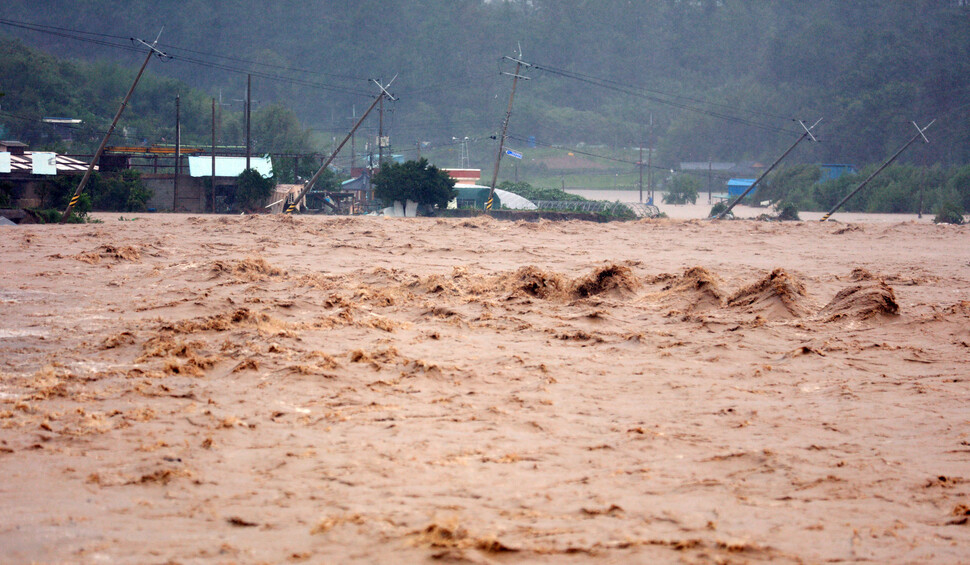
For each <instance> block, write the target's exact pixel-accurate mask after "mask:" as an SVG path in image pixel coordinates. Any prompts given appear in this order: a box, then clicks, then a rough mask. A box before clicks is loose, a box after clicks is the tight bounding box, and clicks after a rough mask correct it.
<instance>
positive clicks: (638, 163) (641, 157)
mask: <svg viewBox="0 0 970 565" xmlns="http://www.w3.org/2000/svg"><path fill="white" fill-rule="evenodd" d="M640 124H641V125H640V143H639V145H640V159H639V160H638V161H637V165H639V166H640V185H639V186H640V204H643V122H640Z"/></svg>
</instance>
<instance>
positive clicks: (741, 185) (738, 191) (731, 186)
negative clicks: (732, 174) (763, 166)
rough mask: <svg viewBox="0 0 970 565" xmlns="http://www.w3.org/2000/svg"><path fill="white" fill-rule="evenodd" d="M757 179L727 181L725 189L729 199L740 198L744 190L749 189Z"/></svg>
mask: <svg viewBox="0 0 970 565" xmlns="http://www.w3.org/2000/svg"><path fill="white" fill-rule="evenodd" d="M756 180H758V179H730V180H728V181H727V189H728V196H729V197H732V198H733V197H736V196H741V195H742V194H744V191H745V190H748V189H749V188H751V185H753V184H754V181H756Z"/></svg>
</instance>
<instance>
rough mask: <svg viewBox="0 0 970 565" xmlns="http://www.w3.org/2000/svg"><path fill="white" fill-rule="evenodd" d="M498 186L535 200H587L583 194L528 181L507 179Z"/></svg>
mask: <svg viewBox="0 0 970 565" xmlns="http://www.w3.org/2000/svg"><path fill="white" fill-rule="evenodd" d="M496 188H500V189H502V190H505V191H508V192H512V193H514V194H518V195H519V196H521V197H522V198H526V199H528V200H531V201H533V202H535V201H536V200H555V201H569V202H573V201H583V200H586V199H585V198H583V197H582V196H579V195H577V194H569V193H568V192H565V191H563V190H560V189H558V188H536V187H534V186H532V185H531V184H529V183H527V182H510V181H505V182H503V183H501V184H500V185H498V186H497V187H496Z"/></svg>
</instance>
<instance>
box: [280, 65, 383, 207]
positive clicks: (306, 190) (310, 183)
mask: <svg viewBox="0 0 970 565" xmlns="http://www.w3.org/2000/svg"><path fill="white" fill-rule="evenodd" d="M394 78H397V76H396V75H395V77H394ZM391 82H394V79H393V78H392V79H391ZM391 82H389V83H387V86H381V84H380V83H379V82H377V81H374V83H375V84H377V86H378V88H380V89H381V93H380V94H378V95H377V97H376V98H374V101H373V102H371V105H370V106H369V107H368V108H367V111H366V112H364V114H363V115H362V116H361V117H360V119H359V120H357V123H355V124H354V127H353V128H351V130H350V132H349V133H348V134H347V136H346V137H344V139H343V141H341V142H340V145H338V146H337V148H336V149H334V150H333V153H331V154H330V156H329V157H327V160H326V161H325V162H324V163H323V165H322V166H321V167H320V169H318V170H317V172H316V173H314V175H313V177H311V178H310V180H308V181H307V183H306V184H305V185H303V190H301V191H300V194H298V195H297V196H296V198H295V199H294V200H293V202H291V203H290V205H289V206H287V207H286V208H284V209H283V213H284V214H292V213H293V212H294V211H295V210H296V206H297V203H299V202H300V201H302V200H303V198H304V197H306V195H307V193H309V192H310V189H311V188H313V184H314V183H316V182H317V179H319V178H320V175H321V174H323V171H325V170H327V167H329V166H330V163H332V162H333V160H334V159H336V158H337V154H338V153H340V150H341V149H343V147H344V145H346V144H347V141H349V140H350V137H351V136H352V135H354V132H356V131H357V128H359V127H360V124H362V123H364V119H365V118H367V114H370V113H371V110H373V109H374V107H376V106H377V104H378V102H380V101H381V100H383V99H384V97H385V96H387V97H390V99H391V100H396V98H394V97H393V96H391V93H390V92H388V91H387V88H388V87H390V86H391Z"/></svg>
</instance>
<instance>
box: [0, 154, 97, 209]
mask: <svg viewBox="0 0 970 565" xmlns="http://www.w3.org/2000/svg"><path fill="white" fill-rule="evenodd" d="M27 147H28V146H27V145H26V144H24V143H21V142H19V141H0V190H2V191H3V194H4V199H5V200H7V206H10V207H12V208H41V207H43V206H44V205H45V202H44V197H45V194H46V193H47V188H46V187H47V185H48V184H49V183H51V182H54V181H55V180H57V179H58V178H63V177H65V176H77V177H78V180H80V175H83V174H84V171H85V170H86V169H87V167H88V164H87V163H85V162H83V161H79V160H77V159H72V158H71V157H68V156H66V155H60V154H58V153H54V152H52V151H29V150H28V148H27Z"/></svg>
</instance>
